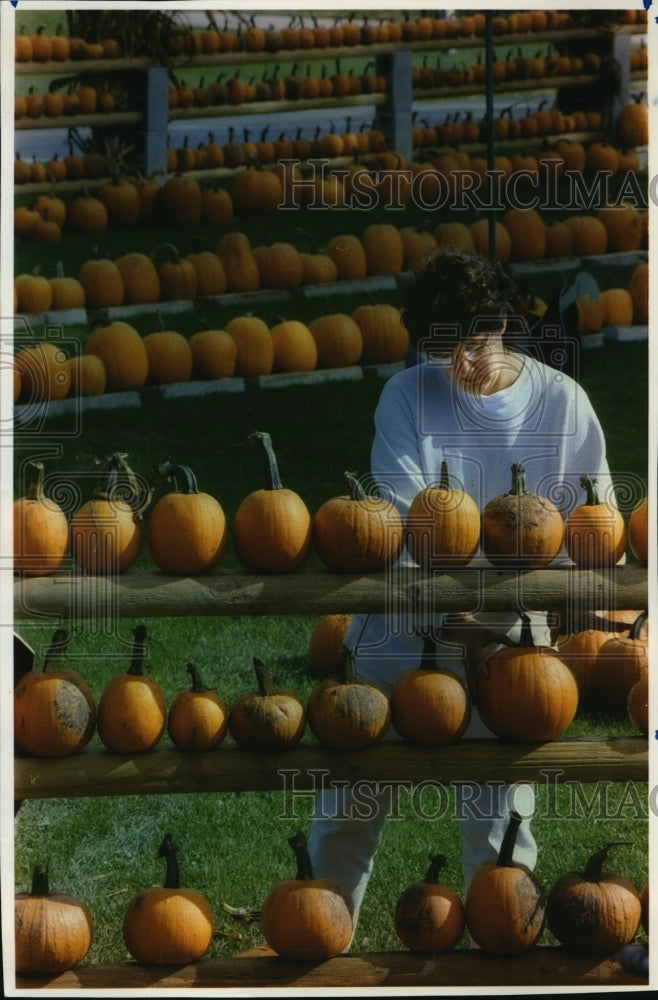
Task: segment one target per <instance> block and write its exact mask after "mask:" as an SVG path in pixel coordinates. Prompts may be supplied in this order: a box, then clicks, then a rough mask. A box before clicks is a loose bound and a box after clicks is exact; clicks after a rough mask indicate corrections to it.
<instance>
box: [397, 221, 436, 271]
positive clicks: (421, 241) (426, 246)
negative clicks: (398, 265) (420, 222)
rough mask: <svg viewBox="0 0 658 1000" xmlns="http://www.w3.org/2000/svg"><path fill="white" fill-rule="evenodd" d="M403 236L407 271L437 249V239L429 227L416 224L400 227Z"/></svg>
mask: <svg viewBox="0 0 658 1000" xmlns="http://www.w3.org/2000/svg"><path fill="white" fill-rule="evenodd" d="M400 237H401V238H402V249H403V263H402V267H403V269H404V270H405V271H410V270H412V269H413V268H414V267H417V266H418V265H419V264H420V263H421V262H422V261H423V259H424V258H425V257H427V256H428V255H429V254H431V253H433V252H434V251H435V250H436V239H435V238H434V235H433V234H432V233H431V232H429V230H427V229H419V228H416V227H415V226H403V227H402V229H400Z"/></svg>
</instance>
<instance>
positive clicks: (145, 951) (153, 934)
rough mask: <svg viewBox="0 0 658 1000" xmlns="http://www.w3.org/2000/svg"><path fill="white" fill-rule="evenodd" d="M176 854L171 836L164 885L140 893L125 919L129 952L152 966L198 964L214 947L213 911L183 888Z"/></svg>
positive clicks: (164, 853)
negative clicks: (212, 944) (211, 946)
mask: <svg viewBox="0 0 658 1000" xmlns="http://www.w3.org/2000/svg"><path fill="white" fill-rule="evenodd" d="M176 852H177V848H176V845H175V844H174V841H173V838H172V836H171V834H170V833H168V834H166V835H165V837H164V839H163V841H162V843H161V845H160V849H159V851H158V856H159V857H161V858H164V859H165V861H166V866H167V868H166V876H165V882H164V885H163V886H152V887H151V888H150V889H142V890H141V892H138V893H137V895H136V896H134V897H133V898H132V899H131V901H130V903H129V905H128V908H127V910H126V913H125V915H124V919H123V940H124V942H125V945H126V948H127V949H128V951H129V952H130V954H131V955H132V956H133V958H135V959H137V961H138V962H145V963H147V964H148V965H188V964H189V963H191V962H197V961H198V960H199V959H200V958H201V956H202V955H203V954H204V953H205V952H206V951H207V950H208V948H209V947H210V945H211V943H212V938H213V932H214V923H213V915H212V909H211V907H210V904H209V903H208V900H207V899H206V898H205V897H204V896H202V895H201V893H199V892H197V891H196V890H195V889H186V888H183V887H181V884H180V870H179V866H178V859H177V857H176Z"/></svg>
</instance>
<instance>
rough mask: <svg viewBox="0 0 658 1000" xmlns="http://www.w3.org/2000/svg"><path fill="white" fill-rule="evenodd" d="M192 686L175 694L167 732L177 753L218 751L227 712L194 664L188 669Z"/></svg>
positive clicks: (224, 729) (226, 723)
mask: <svg viewBox="0 0 658 1000" xmlns="http://www.w3.org/2000/svg"><path fill="white" fill-rule="evenodd" d="M185 669H186V670H187V672H188V674H189V675H190V677H191V678H192V686H191V688H189V690H187V691H181V692H179V694H177V695H176V697H175V698H174V700H173V701H172V703H171V705H170V706H169V712H168V713H167V733H168V735H169V738H170V740H171V742H172V743H173V744H174V746H175V747H176V749H177V750H182V751H184V752H185V753H198V752H202V751H209V750H215V749H216V747H218V746H219V744H220V743H221V742H222V740H223V739H224V737H225V735H226V731H227V728H228V711H227V709H226V705H225V704H224V702H223V701H222V699H221V698H220V697H219V695H218V694H217V692H216V691H213V690H211V689H210V688H208V687H206V685H205V684H204V683H203V681H202V679H201V675H200V673H199V671H198V669H197V668H196V666H195V665H194V664H193V663H188V664H187V666H186V668H185Z"/></svg>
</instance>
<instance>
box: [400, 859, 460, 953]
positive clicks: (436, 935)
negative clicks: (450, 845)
mask: <svg viewBox="0 0 658 1000" xmlns="http://www.w3.org/2000/svg"><path fill="white" fill-rule="evenodd" d="M445 864H446V857H445V855H444V854H435V855H433V856H432V855H430V866H429V868H428V870H427V874H426V875H425V878H424V879H423V880H422V881H421V882H415V883H414V884H413V885H409V886H407V888H406V889H404V890H403V891H402V893H401V894H400V896H399V897H398V900H397V902H396V904H395V912H394V916H393V924H394V927H395V933H396V934H397V936H398V937H399V939H400V941H401V942H402V944H403V945H404V946H405V947H406V948H409V950H410V951H414V952H431V953H432V954H438V955H441V954H443V953H444V952H446V951H452V949H453V948H455V947H456V946H457V945H458V944H459V941H460V940H461V937H462V934H463V933H464V928H465V926H466V915H465V912H464V904H463V903H462V901H461V899H460V897H459V896H458V894H457V893H456V892H455V890H454V889H452V888H451V887H450V886H449V885H445V884H444V883H443V882H441V881H440V873H441V870H442V869H443V867H444V866H445Z"/></svg>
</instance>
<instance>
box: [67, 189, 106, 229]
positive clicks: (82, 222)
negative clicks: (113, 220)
mask: <svg viewBox="0 0 658 1000" xmlns="http://www.w3.org/2000/svg"><path fill="white" fill-rule="evenodd" d="M66 224H67V226H68V228H69V229H72V230H73V232H76V233H86V234H88V235H89V234H98V233H104V232H105V230H106V229H107V224H108V214H107V209H106V207H105V205H104V204H103V202H102V201H101V200H100V198H97V197H96V196H95V195H93V194H91V193H90V192H89V191H85V192H84V193H83V194H78V195H76V196H75V197H74V198H72V199H71V201H70V202H69V203H68V205H67V208H66Z"/></svg>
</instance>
